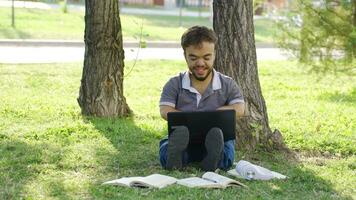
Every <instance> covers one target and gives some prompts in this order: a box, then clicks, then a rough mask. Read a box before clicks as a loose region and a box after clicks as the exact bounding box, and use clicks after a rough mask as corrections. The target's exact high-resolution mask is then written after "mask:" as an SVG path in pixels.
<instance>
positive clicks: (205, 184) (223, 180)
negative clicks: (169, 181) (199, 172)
mask: <svg viewBox="0 0 356 200" xmlns="http://www.w3.org/2000/svg"><path fill="white" fill-rule="evenodd" d="M177 184H179V185H184V186H187V187H192V188H194V187H195V188H226V187H229V186H243V187H247V186H245V185H244V184H242V183H240V182H238V181H236V180H233V179H231V178H228V177H225V176H222V175H219V174H217V173H214V172H206V173H205V174H203V176H202V178H199V177H190V178H185V179H180V180H178V181H177Z"/></svg>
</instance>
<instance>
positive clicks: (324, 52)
mask: <svg viewBox="0 0 356 200" xmlns="http://www.w3.org/2000/svg"><path fill="white" fill-rule="evenodd" d="M292 11H293V12H290V13H289V16H285V19H286V20H283V21H280V22H279V23H278V26H279V30H280V31H279V34H278V38H279V41H278V43H279V45H280V46H281V47H282V48H285V49H287V50H292V52H293V53H294V54H295V55H296V56H297V57H298V58H299V61H300V62H301V63H302V64H305V66H311V69H312V70H313V71H316V72H322V73H325V72H352V70H355V62H354V61H355V57H356V0H323V1H319V2H315V1H314V2H313V1H311V0H303V1H302V0H297V1H295V5H294V7H292ZM354 72H355V71H354Z"/></svg>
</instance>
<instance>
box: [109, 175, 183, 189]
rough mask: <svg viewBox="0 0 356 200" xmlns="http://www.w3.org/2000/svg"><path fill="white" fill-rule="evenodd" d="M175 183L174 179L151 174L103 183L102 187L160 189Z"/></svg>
mask: <svg viewBox="0 0 356 200" xmlns="http://www.w3.org/2000/svg"><path fill="white" fill-rule="evenodd" d="M176 182H177V179H176V178H173V177H170V176H166V175H161V174H152V175H149V176H146V177H123V178H120V179H115V180H112V181H107V182H105V183H103V185H118V186H127V187H140V188H158V189H161V188H164V187H166V186H168V185H171V184H174V183H176Z"/></svg>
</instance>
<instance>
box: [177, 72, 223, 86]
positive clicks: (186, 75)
mask: <svg viewBox="0 0 356 200" xmlns="http://www.w3.org/2000/svg"><path fill="white" fill-rule="evenodd" d="M212 81H213V83H212V89H213V90H220V89H221V81H220V78H219V73H218V72H217V71H215V69H213V80H212ZM182 88H183V89H187V90H191V89H192V87H191V81H190V77H189V71H186V72H185V73H184V76H183V79H182Z"/></svg>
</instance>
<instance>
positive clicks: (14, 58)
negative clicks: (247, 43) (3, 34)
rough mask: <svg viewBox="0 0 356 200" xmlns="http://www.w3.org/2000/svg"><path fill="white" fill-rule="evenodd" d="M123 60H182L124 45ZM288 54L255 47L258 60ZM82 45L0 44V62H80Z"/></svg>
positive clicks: (175, 54) (167, 51)
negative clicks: (21, 45) (20, 45)
mask: <svg viewBox="0 0 356 200" xmlns="http://www.w3.org/2000/svg"><path fill="white" fill-rule="evenodd" d="M124 50H125V60H134V59H136V58H137V59H139V60H142V59H166V60H183V59H184V57H183V51H182V49H181V48H143V49H139V48H133V47H126V48H124ZM288 57H289V56H288V55H287V54H286V53H283V51H282V50H280V49H278V48H257V59H258V60H286V59H288ZM83 58H84V48H83V47H53V46H51V47H49V46H40V47H38V46H37V47H35V46H32V47H31V46H26V47H16V46H0V63H58V62H81V61H83Z"/></svg>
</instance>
